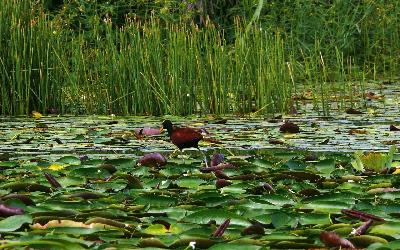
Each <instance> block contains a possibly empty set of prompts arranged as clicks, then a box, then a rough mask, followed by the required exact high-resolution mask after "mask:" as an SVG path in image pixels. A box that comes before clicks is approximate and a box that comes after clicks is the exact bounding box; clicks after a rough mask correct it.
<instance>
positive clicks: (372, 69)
mask: <svg viewBox="0 0 400 250" xmlns="http://www.w3.org/2000/svg"><path fill="white" fill-rule="evenodd" d="M302 7H303V8H307V6H302ZM372 7H373V6H372ZM372 7H370V8H372ZM391 8H393V9H395V10H400V4H399V5H398V6H397V5H396V6H392V7H391ZM310 11H311V10H310ZM332 11H334V10H332ZM364 19H365V20H366V18H364ZM364 19H362V20H364ZM299 20H300V22H308V20H307V19H306V18H305V17H304V16H303V17H302V16H300V17H299ZM368 20H369V19H368ZM396 20H397V19H396ZM327 22H328V20H327ZM345 22H346V25H348V26H351V27H352V28H351V29H341V30H339V32H341V33H340V34H337V37H336V38H334V39H335V40H338V37H340V38H341V39H342V40H341V42H340V43H336V45H335V44H329V46H327V39H328V37H329V36H332V35H333V34H331V33H321V34H318V33H317V32H318V31H316V32H314V33H313V34H311V38H310V37H309V36H307V37H305V36H304V34H303V35H299V34H300V33H301V32H300V31H296V29H299V26H297V27H295V29H294V31H292V33H290V32H286V31H284V30H279V29H278V30H272V29H270V28H265V29H264V28H263V27H265V26H263V23H261V24H260V25H253V26H252V27H250V28H248V29H246V22H244V21H243V20H241V19H239V18H238V19H237V20H236V22H235V25H234V26H233V30H234V39H231V38H229V39H227V38H226V37H225V36H226V33H225V32H224V31H223V30H220V29H218V28H217V27H215V26H214V25H213V24H212V23H211V22H208V23H206V24H205V26H204V27H202V28H201V29H200V28H198V27H197V26H196V25H194V24H192V23H189V22H187V21H180V22H177V23H176V22H171V23H165V22H161V21H160V20H159V19H157V18H151V19H149V20H144V21H138V20H135V19H127V20H126V22H125V25H123V26H121V27H116V26H115V25H114V24H113V22H112V20H111V19H107V18H104V19H101V18H99V17H97V18H96V17H94V18H93V20H92V24H93V26H92V27H89V28H88V27H85V28H82V29H79V32H78V33H76V32H73V31H71V30H69V29H65V28H64V27H62V26H60V24H59V23H57V21H55V20H51V19H49V16H48V15H46V14H45V12H44V10H43V8H42V6H41V5H40V4H34V3H31V2H29V1H17V0H3V1H0V45H1V46H0V81H1V82H0V85H1V90H0V91H1V92H0V98H1V100H0V114H2V115H21V114H27V113H29V112H31V111H32V110H37V111H40V112H46V110H47V109H48V108H58V109H60V112H62V113H75V114H90V113H99V114H109V113H116V114H153V115H161V114H179V115H188V114H193V113H215V114H226V113H248V112H256V113H257V114H264V113H273V112H286V111H288V110H289V109H290V108H291V107H292V106H293V105H294V100H293V98H292V97H293V96H294V95H300V94H301V92H302V91H303V90H307V89H311V90H312V95H313V102H314V106H315V108H316V109H317V110H318V111H320V112H322V113H323V114H326V115H328V114H329V112H330V110H331V109H332V108H338V109H343V108H345V107H348V106H353V105H359V104H360V103H359V102H358V100H357V99H355V98H353V97H354V96H357V95H359V94H360V93H361V94H362V91H363V88H364V87H365V81H366V79H368V78H375V77H377V76H381V77H397V76H398V70H399V63H400V61H399V60H400V58H399V57H398V56H397V55H398V52H399V51H400V40H399V29H398V27H399V26H398V25H399V23H398V21H393V19H390V23H389V20H386V24H385V25H384V24H382V25H372V24H371V23H369V22H360V20H359V19H358V18H357V16H356V15H355V14H354V13H353V15H352V14H351V13H350V14H349V15H347V19H346V20H345ZM357 22H358V24H357V25H358V26H357V27H356V28H354V27H353V26H352V24H354V23H357ZM368 24H371V26H368ZM388 27H389V28H388ZM396 27H397V29H396ZM354 29H359V32H360V34H361V35H357V37H358V38H359V39H360V40H355V39H353V38H354V37H353V36H352V35H351V34H349V33H346V32H350V30H351V31H354ZM319 31H320V32H322V31H323V28H321V29H320V30H319ZM357 32H358V31H357ZM295 33H296V34H295ZM309 41H312V42H313V44H312V45H310V43H309ZM358 43H363V46H362V48H363V51H362V53H360V55H357V54H354V53H353V52H354V51H356V46H357V44H358ZM332 101H334V103H335V104H337V105H336V106H332V103H333V102H332Z"/></svg>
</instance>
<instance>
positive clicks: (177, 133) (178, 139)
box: [161, 120, 208, 167]
mask: <svg viewBox="0 0 400 250" xmlns="http://www.w3.org/2000/svg"><path fill="white" fill-rule="evenodd" d="M162 125H163V127H162V128H161V132H162V131H163V130H164V129H165V130H167V132H168V136H169V137H170V139H171V142H172V143H173V144H174V145H175V146H177V147H178V148H179V150H180V151H182V150H183V149H185V148H196V149H197V150H199V151H200V152H201V153H202V154H203V155H204V162H205V163H206V167H208V164H207V157H206V155H205V153H204V152H203V151H201V150H200V148H199V141H201V140H202V139H203V135H202V134H201V133H200V132H199V131H197V130H196V129H193V128H176V127H174V125H173V124H172V122H171V121H170V120H165V121H163V123H162Z"/></svg>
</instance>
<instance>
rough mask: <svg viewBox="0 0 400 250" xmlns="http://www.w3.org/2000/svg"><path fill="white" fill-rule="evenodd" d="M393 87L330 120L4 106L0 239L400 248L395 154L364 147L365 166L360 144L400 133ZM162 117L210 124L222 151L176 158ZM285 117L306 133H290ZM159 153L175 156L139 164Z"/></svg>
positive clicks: (85, 244) (308, 107) (100, 244)
mask: <svg viewBox="0 0 400 250" xmlns="http://www.w3.org/2000/svg"><path fill="white" fill-rule="evenodd" d="M385 91H386V90H383V91H382V92H381V93H380V95H382V98H377V96H375V97H374V98H370V99H371V100H369V101H366V104H367V106H368V109H362V111H363V113H362V114H350V113H357V112H355V111H354V110H353V111H351V112H347V113H346V112H344V111H342V112H337V111H336V112H335V111H333V112H332V113H331V116H330V117H323V116H319V115H316V114H315V112H313V111H312V103H310V102H307V101H306V102H305V103H303V104H302V105H300V107H299V109H298V110H297V111H298V114H296V115H290V116H288V115H285V116H283V117H281V116H275V117H274V116H270V117H261V116H258V117H238V116H224V117H223V119H222V118H216V117H213V116H205V117H204V116H203V117H194V116H193V117H186V118H183V117H180V118H178V117H172V116H168V117H144V116H142V117H118V116H80V117H74V116H60V117H58V116H44V117H42V118H40V119H34V118H30V117H13V118H9V117H2V118H0V171H1V173H2V175H1V176H0V199H1V202H2V203H4V204H0V217H3V218H0V232H1V233H2V237H3V239H4V240H2V241H1V243H2V244H6V245H2V247H13V246H16V245H15V244H17V245H18V246H34V247H38V248H43V249H48V248H52V249H65V248H62V247H60V244H63V246H68V247H67V249H88V248H90V249H106V248H107V247H111V248H112V249H135V248H140V249H141V248H144V247H160V248H170V249H192V247H191V245H193V244H195V245H196V246H197V248H199V249H206V248H209V247H213V248H212V249H227V246H226V244H227V243H229V244H230V246H229V249H310V248H321V247H323V246H324V245H325V243H326V244H329V243H332V241H333V243H334V245H335V246H337V247H340V246H342V247H346V246H352V245H351V244H354V245H355V246H357V247H359V248H363V247H368V246H370V245H372V244H373V243H375V244H373V245H374V247H375V248H368V249H399V246H400V240H399V238H400V237H399V235H398V232H399V230H400V219H399V218H400V206H399V199H400V179H399V176H400V175H399V173H400V170H399V167H398V166H399V164H400V163H399V157H398V155H396V156H395V157H392V156H393V154H388V155H384V154H374V153H372V154H367V155H365V156H364V157H363V158H362V161H363V162H364V165H365V167H366V168H365V169H363V167H359V165H357V164H355V163H356V161H354V159H353V157H354V156H353V154H349V153H351V152H354V151H356V150H361V151H388V149H389V147H391V146H392V145H396V146H398V144H399V143H400V139H399V135H400V131H396V129H395V128H396V127H399V128H400V117H399V116H398V114H399V102H398V99H397V92H396V91H387V92H385ZM383 95H384V96H385V98H383ZM164 119H171V120H172V121H173V122H174V123H175V124H176V125H178V126H189V127H194V128H198V129H201V130H202V131H203V132H204V137H205V139H204V140H203V141H204V142H202V143H201V144H200V148H201V149H202V150H203V151H204V152H206V154H207V155H208V156H209V157H211V156H212V155H214V154H215V153H223V154H224V155H225V156H227V157H225V162H222V163H221V164H219V165H217V166H214V167H215V168H218V169H217V170H215V169H214V170H210V169H204V168H203V167H204V163H203V162H202V157H201V155H200V153H199V152H197V151H196V150H190V152H185V155H186V157H180V158H184V159H177V157H176V156H173V155H171V154H170V153H172V152H173V151H174V150H175V149H176V147H175V146H174V145H173V144H172V143H170V142H169V138H168V136H167V135H166V133H165V134H158V133H157V131H158V129H159V128H160V127H161V123H162V121H163V120H164ZM285 121H290V122H292V123H295V124H297V125H298V126H299V128H300V131H299V132H298V133H282V132H281V131H280V127H281V125H282V124H284V122H285ZM391 125H392V127H391ZM141 129H143V130H142V132H143V133H144V134H146V133H151V134H153V135H145V136H143V133H142V134H138V131H140V130H141ZM303 151H307V152H306V153H304V152H303ZM151 152H159V153H162V154H163V155H165V156H166V158H167V162H166V163H165V164H166V165H165V166H163V167H159V166H158V167H156V166H151V165H145V164H138V162H137V160H138V159H139V158H140V157H141V156H142V155H145V154H147V153H151ZM309 152H315V154H310V153H309ZM310 156H311V157H310ZM360 161H361V160H360ZM382 162H383V165H382ZM377 166H378V167H379V168H376V167H377ZM383 167H385V168H383ZM376 169H378V170H376ZM367 219H368V220H367ZM365 220H367V222H363V221H365ZM369 220H371V221H369ZM366 223H369V224H366ZM360 226H361V227H364V229H357V230H364V232H362V234H363V235H360V236H357V235H354V234H351V233H352V232H353V231H355V229H356V228H359V227H360ZM366 230H368V231H366ZM339 236H340V237H342V238H346V239H348V240H350V241H351V243H350V242H346V241H345V240H344V239H339V238H338V237H339ZM332 239H333V240H332ZM343 242H345V243H343ZM7 244H8V245H7ZM13 244H14V245H13ZM379 247H382V248H379Z"/></svg>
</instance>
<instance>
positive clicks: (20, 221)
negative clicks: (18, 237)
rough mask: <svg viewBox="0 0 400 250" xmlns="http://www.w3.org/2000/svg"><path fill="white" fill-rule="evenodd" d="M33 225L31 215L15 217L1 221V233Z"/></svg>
mask: <svg viewBox="0 0 400 250" xmlns="http://www.w3.org/2000/svg"><path fill="white" fill-rule="evenodd" d="M30 223H32V217H31V216H30V215H14V216H10V217H7V218H5V219H3V220H1V221H0V232H13V231H15V230H17V229H19V228H20V227H22V225H24V224H30Z"/></svg>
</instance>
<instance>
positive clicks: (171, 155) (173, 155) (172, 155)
mask: <svg viewBox="0 0 400 250" xmlns="http://www.w3.org/2000/svg"><path fill="white" fill-rule="evenodd" d="M178 151H179V149H175V150H174V152H172V153H171V154H170V155H169V157H171V158H172V157H175V155H176V154H177V152H178Z"/></svg>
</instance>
